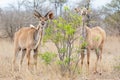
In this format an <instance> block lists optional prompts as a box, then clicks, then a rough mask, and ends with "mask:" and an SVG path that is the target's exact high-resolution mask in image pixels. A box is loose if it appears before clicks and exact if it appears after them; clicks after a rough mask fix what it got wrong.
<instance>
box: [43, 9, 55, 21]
mask: <svg viewBox="0 0 120 80" xmlns="http://www.w3.org/2000/svg"><path fill="white" fill-rule="evenodd" d="M45 17H46V18H48V19H53V17H54V15H53V12H52V11H49V12H48V13H47V14H46V15H45Z"/></svg>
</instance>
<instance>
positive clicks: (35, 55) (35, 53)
mask: <svg viewBox="0 0 120 80" xmlns="http://www.w3.org/2000/svg"><path fill="white" fill-rule="evenodd" d="M37 55H38V49H35V50H34V55H33V58H34V70H35V71H36V70H37Z"/></svg>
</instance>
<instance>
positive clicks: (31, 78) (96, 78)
mask: <svg viewBox="0 0 120 80" xmlns="http://www.w3.org/2000/svg"><path fill="white" fill-rule="evenodd" d="M46 45H47V46H46V47H44V48H42V49H41V51H53V52H56V48H55V47H54V45H53V44H52V43H47V44H46ZM12 56H13V43H12V42H9V41H5V40H0V80H86V79H87V80H120V38H117V37H108V38H107V40H106V44H105V47H104V51H103V59H102V65H101V66H102V75H98V74H93V68H94V63H95V59H96V55H95V54H94V52H92V53H91V59H90V74H89V76H86V72H85V71H86V69H85V68H84V69H83V73H82V74H76V75H75V76H74V78H73V79H70V78H69V77H68V76H67V75H65V76H61V75H60V71H59V68H58V66H57V65H56V64H54V63H53V64H52V65H49V66H46V65H45V64H44V63H43V61H42V60H41V59H40V58H39V60H38V70H37V72H36V73H34V72H33V71H31V73H29V72H27V70H26V68H27V67H26V58H25V59H24V63H23V67H22V70H21V71H20V72H19V71H18V65H19V58H20V56H19V57H18V60H17V62H16V63H17V64H16V71H15V72H12V67H11V65H12ZM79 64H80V63H79ZM84 66H86V61H84ZM98 69H99V67H98Z"/></svg>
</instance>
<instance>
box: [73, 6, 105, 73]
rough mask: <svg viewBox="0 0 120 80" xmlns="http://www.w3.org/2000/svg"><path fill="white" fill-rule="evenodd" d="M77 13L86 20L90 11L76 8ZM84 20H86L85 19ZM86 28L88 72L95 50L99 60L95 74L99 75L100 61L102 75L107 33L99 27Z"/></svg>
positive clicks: (82, 58) (82, 57) (83, 55)
mask: <svg viewBox="0 0 120 80" xmlns="http://www.w3.org/2000/svg"><path fill="white" fill-rule="evenodd" d="M75 10H76V12H77V13H78V12H80V14H81V15H82V17H83V18H84V17H85V15H87V13H88V11H86V9H83V10H82V9H79V8H75ZM83 20H84V19H83ZM84 27H85V34H86V35H85V41H86V43H87V46H86V50H87V70H88V71H87V72H88V73H89V64H90V50H95V53H96V56H97V60H96V62H95V68H94V70H95V71H94V73H97V65H98V61H99V60H100V74H101V59H102V52H103V46H104V42H105V40H106V32H105V31H104V30H103V29H102V28H101V27H99V26H96V27H93V28H89V27H87V26H84ZM84 57H85V54H84V51H82V53H81V70H82V66H83V60H84Z"/></svg>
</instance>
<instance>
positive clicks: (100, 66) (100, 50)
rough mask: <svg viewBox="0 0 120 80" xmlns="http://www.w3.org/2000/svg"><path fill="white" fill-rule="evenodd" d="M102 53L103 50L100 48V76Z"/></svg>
mask: <svg viewBox="0 0 120 80" xmlns="http://www.w3.org/2000/svg"><path fill="white" fill-rule="evenodd" d="M102 51H103V48H102V47H101V48H100V75H101V74H102Z"/></svg>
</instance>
